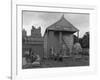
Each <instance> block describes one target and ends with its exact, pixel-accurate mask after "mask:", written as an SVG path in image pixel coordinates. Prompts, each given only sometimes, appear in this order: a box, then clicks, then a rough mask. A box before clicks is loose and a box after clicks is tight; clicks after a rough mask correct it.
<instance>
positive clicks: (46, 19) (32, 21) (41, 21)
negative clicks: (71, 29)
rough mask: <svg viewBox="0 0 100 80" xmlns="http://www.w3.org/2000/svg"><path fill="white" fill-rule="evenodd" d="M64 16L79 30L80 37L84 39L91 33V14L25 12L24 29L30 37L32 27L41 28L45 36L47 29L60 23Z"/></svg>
mask: <svg viewBox="0 0 100 80" xmlns="http://www.w3.org/2000/svg"><path fill="white" fill-rule="evenodd" d="M62 15H64V17H65V19H66V20H68V21H69V22H70V23H71V24H73V25H74V26H75V27H76V28H77V29H79V37H83V35H84V34H85V32H87V31H89V14H84V13H60V12H36V11H23V29H25V30H26V31H27V35H30V34H31V29H32V26H35V27H36V28H38V27H41V34H42V36H43V35H44V32H45V29H46V28H47V27H48V26H49V25H51V24H53V23H55V22H56V21H58V20H59V19H60V18H61V17H62Z"/></svg>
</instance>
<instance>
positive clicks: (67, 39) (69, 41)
mask: <svg viewBox="0 0 100 80" xmlns="http://www.w3.org/2000/svg"><path fill="white" fill-rule="evenodd" d="M63 39H64V41H65V43H66V45H67V46H68V48H69V51H70V53H71V52H72V47H73V34H67V33H66V34H64V35H63Z"/></svg>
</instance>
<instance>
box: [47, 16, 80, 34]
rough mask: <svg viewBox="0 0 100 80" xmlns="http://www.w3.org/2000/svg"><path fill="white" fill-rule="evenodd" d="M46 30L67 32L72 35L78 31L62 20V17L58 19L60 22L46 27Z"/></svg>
mask: <svg viewBox="0 0 100 80" xmlns="http://www.w3.org/2000/svg"><path fill="white" fill-rule="evenodd" d="M46 30H54V31H68V32H73V33H74V32H77V31H79V30H78V29H77V28H75V27H74V26H73V25H72V24H71V23H70V22H69V21H68V20H66V19H65V18H64V15H63V16H62V17H61V18H60V20H58V21H57V22H55V23H54V24H52V25H50V26H49V27H47V29H46Z"/></svg>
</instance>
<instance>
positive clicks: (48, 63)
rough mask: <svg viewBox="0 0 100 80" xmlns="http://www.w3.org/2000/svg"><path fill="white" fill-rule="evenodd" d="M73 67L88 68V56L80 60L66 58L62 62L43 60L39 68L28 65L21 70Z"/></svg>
mask: <svg viewBox="0 0 100 80" xmlns="http://www.w3.org/2000/svg"><path fill="white" fill-rule="evenodd" d="M74 66H89V56H82V57H81V58H73V57H67V58H63V61H55V60H51V59H43V60H42V61H41V64H40V65H39V66H36V65H31V64H30V65H26V66H23V69H29V68H50V67H74Z"/></svg>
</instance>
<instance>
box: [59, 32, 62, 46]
mask: <svg viewBox="0 0 100 80" xmlns="http://www.w3.org/2000/svg"><path fill="white" fill-rule="evenodd" d="M59 43H60V45H61V44H62V32H59Z"/></svg>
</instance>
